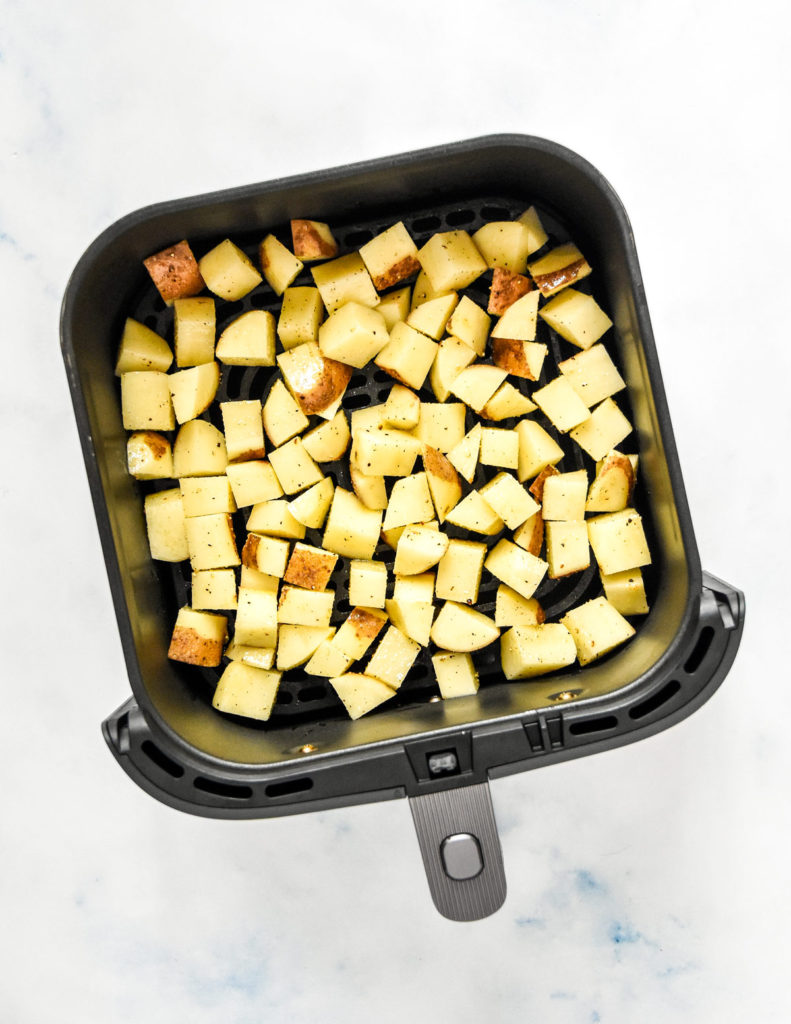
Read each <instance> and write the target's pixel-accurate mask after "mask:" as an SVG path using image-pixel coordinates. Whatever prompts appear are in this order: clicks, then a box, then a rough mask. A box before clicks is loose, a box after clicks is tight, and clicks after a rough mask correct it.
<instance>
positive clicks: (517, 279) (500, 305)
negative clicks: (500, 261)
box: [486, 267, 535, 316]
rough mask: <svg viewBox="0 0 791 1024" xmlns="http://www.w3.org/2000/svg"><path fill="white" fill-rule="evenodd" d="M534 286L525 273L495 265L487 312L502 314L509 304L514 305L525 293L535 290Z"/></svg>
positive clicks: (496, 314)
mask: <svg viewBox="0 0 791 1024" xmlns="http://www.w3.org/2000/svg"><path fill="white" fill-rule="evenodd" d="M534 287H535V285H534V284H533V282H532V281H531V280H530V278H529V277H525V276H524V275H523V274H514V273H512V272H511V271H510V270H504V269H503V268H502V267H495V268H494V275H493V276H492V286H491V288H490V289H489V305H488V307H487V310H486V312H487V313H493V314H494V315H495V316H502V315H503V313H504V312H505V311H506V310H507V309H508V308H509V306H513V304H514V303H515V302H516V301H517V300H518V299H521V298H522V296H523V295H527V293H528V292H531V291H533V289H534Z"/></svg>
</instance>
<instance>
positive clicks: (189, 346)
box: [173, 298, 216, 366]
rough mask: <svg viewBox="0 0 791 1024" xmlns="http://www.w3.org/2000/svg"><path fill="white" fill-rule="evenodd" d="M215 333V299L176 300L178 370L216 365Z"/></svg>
mask: <svg viewBox="0 0 791 1024" xmlns="http://www.w3.org/2000/svg"><path fill="white" fill-rule="evenodd" d="M215 332H216V314H215V309H214V299H210V298H199V299H176V300H175V302H174V303H173V339H174V346H175V349H176V366H200V365H201V364H202V363H211V362H213V360H214V340H215Z"/></svg>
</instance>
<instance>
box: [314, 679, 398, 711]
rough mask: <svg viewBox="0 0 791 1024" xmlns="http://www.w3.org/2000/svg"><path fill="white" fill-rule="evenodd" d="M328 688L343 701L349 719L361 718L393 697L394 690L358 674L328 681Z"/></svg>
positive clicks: (376, 680)
mask: <svg viewBox="0 0 791 1024" xmlns="http://www.w3.org/2000/svg"><path fill="white" fill-rule="evenodd" d="M330 686H332V688H333V690H335V692H336V693H337V694H338V696H339V697H340V699H341V700H342V701H343V706H344V707H345V708H346V710H347V711H348V712H349V718H351V719H357V718H360V717H362V715H364V714H366V713H367V712H369V711H372V710H373V709H374V708H376V707H379V705H380V704H384V702H385V701H387V700H390V698H391V697H394V696H395V692H396V691H395V690H393V689H391V688H390V687H389V686H387V685H386V684H385V683H382V682H380V681H379V680H378V679H373V678H372V677H370V676H366V675H361V674H360V673H359V672H346V673H345V674H344V675H340V676H335V677H333V678H332V679H330Z"/></svg>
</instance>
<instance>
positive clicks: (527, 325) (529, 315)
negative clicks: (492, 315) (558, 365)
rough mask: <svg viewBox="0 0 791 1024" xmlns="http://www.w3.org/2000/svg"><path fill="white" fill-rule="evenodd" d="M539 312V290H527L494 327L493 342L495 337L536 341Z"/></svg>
mask: <svg viewBox="0 0 791 1024" xmlns="http://www.w3.org/2000/svg"><path fill="white" fill-rule="evenodd" d="M537 314H538V292H537V291H535V290H533V291H530V292H526V293H525V294H524V295H523V296H522V297H521V299H517V300H516V302H512V303H511V305H510V306H509V307H508V308H507V309H506V311H505V312H504V313H503V315H502V316H501V317H500V319H499V320H498V321H497V323H496V324H495V325H494V327H493V328H492V342H494V339H495V338H504V339H506V340H509V341H535V337H536V316H537Z"/></svg>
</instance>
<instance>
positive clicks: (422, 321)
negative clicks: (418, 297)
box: [406, 292, 459, 341]
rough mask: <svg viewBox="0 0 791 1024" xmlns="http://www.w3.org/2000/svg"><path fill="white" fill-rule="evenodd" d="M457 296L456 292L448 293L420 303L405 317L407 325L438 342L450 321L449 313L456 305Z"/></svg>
mask: <svg viewBox="0 0 791 1024" xmlns="http://www.w3.org/2000/svg"><path fill="white" fill-rule="evenodd" d="M458 301H459V296H458V294H457V293H456V292H448V294H447V295H439V296H437V298H435V299H430V300H429V301H428V302H424V303H422V305H420V306H418V307H417V308H416V309H413V310H412V312H411V313H410V314H409V316H408V317H407V321H406V322H407V324H409V326H410V327H414V328H415V330H416V331H420V333H421V334H426V335H428V337H429V338H433V339H434V341H439V339H440V338H441V337H442V335H443V334H444V332H445V327H446V325H447V323H448V320H450V316H451V313H452V312H453V310H454V309H455V308H456V305H457V304H458Z"/></svg>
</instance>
